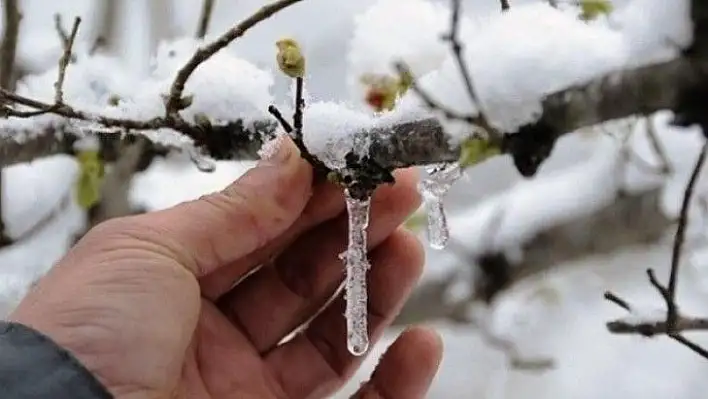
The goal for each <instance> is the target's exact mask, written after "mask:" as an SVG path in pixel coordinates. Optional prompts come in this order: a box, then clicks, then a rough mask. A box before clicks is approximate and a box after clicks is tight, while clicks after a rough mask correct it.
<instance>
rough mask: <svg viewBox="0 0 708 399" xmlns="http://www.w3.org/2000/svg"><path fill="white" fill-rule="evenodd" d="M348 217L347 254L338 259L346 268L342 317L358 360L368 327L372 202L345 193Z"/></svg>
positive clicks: (349, 342)
mask: <svg viewBox="0 0 708 399" xmlns="http://www.w3.org/2000/svg"><path fill="white" fill-rule="evenodd" d="M344 197H345V200H346V204H347V213H348V215H349V243H348V245H347V250H346V251H344V252H342V253H341V254H340V255H339V258H340V259H342V260H344V265H345V267H346V283H345V290H346V291H345V292H346V294H345V299H346V302H347V305H346V311H345V313H344V317H345V318H346V319H347V349H349V352H350V353H351V354H352V355H354V356H361V355H363V354H364V353H366V351H367V350H368V348H369V332H368V326H367V313H368V306H367V292H366V273H367V271H368V270H369V261H368V260H367V258H366V252H367V250H366V229H367V227H368V226H369V209H370V207H371V198H367V199H365V200H363V201H361V200H358V199H356V198H353V197H352V196H351V194H350V193H349V190H345V191H344Z"/></svg>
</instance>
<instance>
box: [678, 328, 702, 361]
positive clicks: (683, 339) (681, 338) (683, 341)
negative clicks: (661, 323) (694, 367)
mask: <svg viewBox="0 0 708 399" xmlns="http://www.w3.org/2000/svg"><path fill="white" fill-rule="evenodd" d="M669 337H671V338H672V339H673V340H674V341H676V342H678V343H680V344H682V345H683V346H685V347H686V348H688V349H690V350H692V351H694V352H696V353H697V354H698V355H700V356H702V357H704V358H706V359H708V350H706V349H704V348H702V347H700V346H698V345H696V343H694V342H691V341H689V340H688V338H686V337H684V336H683V335H681V334H669Z"/></svg>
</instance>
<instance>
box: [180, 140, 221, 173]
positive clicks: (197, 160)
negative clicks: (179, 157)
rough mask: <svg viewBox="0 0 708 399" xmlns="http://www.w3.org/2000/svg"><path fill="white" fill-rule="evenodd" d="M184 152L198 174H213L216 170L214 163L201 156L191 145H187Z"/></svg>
mask: <svg viewBox="0 0 708 399" xmlns="http://www.w3.org/2000/svg"><path fill="white" fill-rule="evenodd" d="M184 150H185V151H186V152H187V155H189V159H190V160H191V161H192V163H193V164H194V166H196V167H197V169H199V171H200V172H213V171H214V170H216V163H214V161H212V160H211V159H209V158H207V156H206V155H204V154H202V153H201V151H199V149H197V147H195V146H194V145H193V144H187V145H185V147H184Z"/></svg>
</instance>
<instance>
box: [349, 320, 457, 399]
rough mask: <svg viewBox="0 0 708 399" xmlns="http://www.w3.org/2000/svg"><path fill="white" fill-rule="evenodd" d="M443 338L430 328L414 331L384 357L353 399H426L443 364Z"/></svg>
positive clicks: (407, 332)
mask: <svg viewBox="0 0 708 399" xmlns="http://www.w3.org/2000/svg"><path fill="white" fill-rule="evenodd" d="M442 353H443V343H442V340H441V339H440V336H439V335H438V334H437V333H436V332H434V331H432V330H429V329H426V328H420V327H417V328H411V329H410V330H408V331H406V332H404V333H403V334H401V335H400V336H399V337H398V338H397V339H396V341H395V342H394V343H393V345H391V346H390V347H389V348H388V349H387V350H386V353H384V355H383V357H382V358H381V361H380V362H379V364H378V366H376V370H375V371H374V374H372V376H371V379H370V380H369V381H367V382H366V383H365V384H364V385H362V386H361V388H359V390H358V391H357V392H356V393H355V394H354V395H353V396H352V399H380V398H406V399H416V398H421V399H422V398H425V396H426V394H427V393H428V390H429V389H430V385H431V384H432V382H433V378H435V374H436V373H437V371H438V368H439V367H440V361H441V360H442Z"/></svg>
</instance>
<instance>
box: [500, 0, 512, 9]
mask: <svg viewBox="0 0 708 399" xmlns="http://www.w3.org/2000/svg"><path fill="white" fill-rule="evenodd" d="M500 3H501V9H502V11H508V10H509V9H510V8H511V7H510V6H509V0H500Z"/></svg>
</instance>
